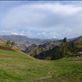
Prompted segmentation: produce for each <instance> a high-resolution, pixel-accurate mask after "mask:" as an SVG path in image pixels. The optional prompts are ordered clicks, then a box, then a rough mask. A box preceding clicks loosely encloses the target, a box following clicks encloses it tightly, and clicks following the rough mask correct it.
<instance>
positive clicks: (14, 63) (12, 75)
mask: <svg viewBox="0 0 82 82" xmlns="http://www.w3.org/2000/svg"><path fill="white" fill-rule="evenodd" d="M81 81H82V58H79V57H78V58H63V59H59V60H55V61H47V60H44V61H42V60H37V59H34V58H31V57H30V56H28V55H26V54H24V53H22V52H20V51H10V50H2V49H0V82H81Z"/></svg>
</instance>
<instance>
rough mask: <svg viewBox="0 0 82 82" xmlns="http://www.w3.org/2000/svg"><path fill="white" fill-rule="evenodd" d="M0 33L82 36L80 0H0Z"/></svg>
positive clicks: (57, 36) (37, 36) (38, 36)
mask: <svg viewBox="0 0 82 82" xmlns="http://www.w3.org/2000/svg"><path fill="white" fill-rule="evenodd" d="M0 35H24V36H27V37H30V38H40V39H52V38H58V39H59V38H64V37H67V38H74V37H77V36H82V1H0Z"/></svg>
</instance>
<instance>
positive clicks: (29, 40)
mask: <svg viewBox="0 0 82 82" xmlns="http://www.w3.org/2000/svg"><path fill="white" fill-rule="evenodd" d="M0 39H5V40H11V41H15V42H16V43H17V44H25V45H27V46H29V45H31V44H36V45H39V44H43V43H46V42H50V41H54V40H56V39H35V38H28V37H27V36H22V35H3V36H0Z"/></svg>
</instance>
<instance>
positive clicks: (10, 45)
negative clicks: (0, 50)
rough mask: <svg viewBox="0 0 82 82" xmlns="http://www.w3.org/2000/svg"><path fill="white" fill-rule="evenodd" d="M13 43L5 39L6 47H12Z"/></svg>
mask: <svg viewBox="0 0 82 82" xmlns="http://www.w3.org/2000/svg"><path fill="white" fill-rule="evenodd" d="M14 45H15V42H14V41H10V40H7V42H6V46H7V47H8V48H13V46H14Z"/></svg>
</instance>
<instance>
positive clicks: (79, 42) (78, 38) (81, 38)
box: [72, 36, 82, 45]
mask: <svg viewBox="0 0 82 82" xmlns="http://www.w3.org/2000/svg"><path fill="white" fill-rule="evenodd" d="M72 41H73V42H74V43H78V44H81V45H82V36H79V37H76V38H73V39H72Z"/></svg>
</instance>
